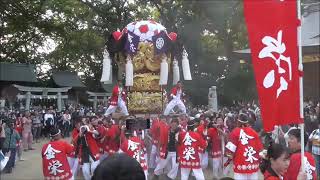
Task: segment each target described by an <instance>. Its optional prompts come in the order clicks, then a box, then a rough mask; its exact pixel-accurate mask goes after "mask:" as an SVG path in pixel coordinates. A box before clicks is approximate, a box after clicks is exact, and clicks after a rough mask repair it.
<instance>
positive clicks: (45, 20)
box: [0, 0, 254, 104]
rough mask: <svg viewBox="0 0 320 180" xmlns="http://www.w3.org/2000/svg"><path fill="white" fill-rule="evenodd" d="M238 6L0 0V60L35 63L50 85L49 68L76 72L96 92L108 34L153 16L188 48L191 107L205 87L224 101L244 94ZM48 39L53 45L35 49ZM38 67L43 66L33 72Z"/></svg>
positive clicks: (237, 0)
mask: <svg viewBox="0 0 320 180" xmlns="http://www.w3.org/2000/svg"><path fill="white" fill-rule="evenodd" d="M242 11H243V10H242V1H241V0H228V1H201V0H188V1H185V0H152V1H150V0H135V1H127V0H117V1H110V0H90V1H89V0H51V1H44V0H32V1H28V0H20V1H11V0H4V1H2V3H1V7H0V42H1V46H0V61H1V62H2V61H6V62H19V63H34V64H37V65H38V71H37V73H38V76H39V78H40V80H42V82H43V84H44V85H51V84H52V82H50V75H51V73H52V72H53V71H56V70H68V71H76V72H82V74H83V76H81V77H82V79H83V80H84V82H85V84H86V85H87V87H88V88H89V89H90V90H92V91H97V90H99V89H100V88H101V86H100V78H101V71H102V51H103V49H104V45H105V43H106V40H107V39H108V37H109V36H110V34H111V33H112V32H113V31H115V30H117V29H122V28H123V27H125V25H127V24H128V23H130V22H132V21H135V20H140V19H154V20H156V21H159V22H160V23H161V24H163V25H164V26H165V27H166V28H167V31H168V32H176V33H177V34H178V36H179V38H180V40H181V41H182V42H183V44H184V45H185V48H186V49H187V51H188V53H189V59H190V65H191V67H192V68H191V69H192V70H193V81H192V82H186V83H185V84H186V89H188V90H189V92H188V93H190V95H191V97H192V100H193V102H194V103H195V104H205V103H207V93H208V88H209V87H210V86H212V85H216V86H218V92H219V93H220V94H221V97H223V98H224V99H226V100H225V101H226V102H227V101H228V98H240V99H243V98H244V97H248V98H251V97H250V95H251V94H252V93H251V88H252V87H254V80H253V76H252V73H251V74H250V73H246V71H239V63H238V62H239V60H238V59H236V58H234V57H233V56H232V55H233V53H232V52H233V51H234V50H238V49H243V48H247V47H248V45H247V32H246V26H245V23H244V18H243V12H242ZM48 39H49V40H52V41H54V47H51V48H49V50H42V51H39V48H40V47H43V46H45V45H46V44H47V43H48V42H47V41H48ZM50 49H51V50H50ZM221 58H223V60H221ZM218 59H219V60H218ZM44 64H47V65H49V66H50V67H51V69H49V71H44V70H43V69H41V68H42V67H44V66H43V65H44ZM222 77H224V78H222ZM239 82H245V83H241V84H239ZM238 86H239V87H238ZM240 87H241V89H242V87H243V90H239V91H237V92H236V93H234V92H233V91H231V90H234V89H235V90H238V89H240ZM247 90H248V91H247ZM248 92H250V94H247V93H248ZM247 95H248V96H247ZM223 101H224V100H223Z"/></svg>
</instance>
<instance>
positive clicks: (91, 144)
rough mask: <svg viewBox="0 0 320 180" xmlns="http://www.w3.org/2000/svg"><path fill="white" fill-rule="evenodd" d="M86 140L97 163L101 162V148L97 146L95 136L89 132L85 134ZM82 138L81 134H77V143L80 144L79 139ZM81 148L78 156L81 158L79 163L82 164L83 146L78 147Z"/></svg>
mask: <svg viewBox="0 0 320 180" xmlns="http://www.w3.org/2000/svg"><path fill="white" fill-rule="evenodd" d="M84 136H85V139H86V142H87V143H88V147H89V150H90V152H91V154H92V156H93V158H94V160H95V161H97V160H99V158H100V152H99V147H98V145H97V142H96V139H95V138H94V134H92V132H90V131H88V132H86V133H85V135H84ZM79 138H80V135H79V133H78V134H77V136H76V137H75V139H74V140H75V141H74V142H75V143H77V142H78V139H79ZM77 146H79V152H78V154H77V156H78V158H79V162H80V163H82V157H81V153H82V145H78V144H77Z"/></svg>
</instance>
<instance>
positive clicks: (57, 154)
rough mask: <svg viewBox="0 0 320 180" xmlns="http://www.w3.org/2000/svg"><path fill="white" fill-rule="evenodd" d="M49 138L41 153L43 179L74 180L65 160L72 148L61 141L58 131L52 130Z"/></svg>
mask: <svg viewBox="0 0 320 180" xmlns="http://www.w3.org/2000/svg"><path fill="white" fill-rule="evenodd" d="M50 136H51V137H52V140H51V141H50V142H49V143H47V144H45V145H43V147H42V151H41V155H42V168H43V169H42V170H43V175H44V179H46V180H47V179H48V180H49V179H61V180H70V179H74V177H73V175H72V172H71V170H70V166H69V163H68V160H67V156H68V155H69V154H71V153H72V152H73V151H74V146H72V145H71V144H69V143H67V142H65V141H63V140H61V131H60V130H59V129H56V128H54V129H52V130H51V132H50Z"/></svg>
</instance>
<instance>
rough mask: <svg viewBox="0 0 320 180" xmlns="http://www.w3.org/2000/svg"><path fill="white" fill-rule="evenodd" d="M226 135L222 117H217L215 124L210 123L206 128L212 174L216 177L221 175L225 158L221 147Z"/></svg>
mask: <svg viewBox="0 0 320 180" xmlns="http://www.w3.org/2000/svg"><path fill="white" fill-rule="evenodd" d="M226 136H227V128H226V127H224V124H223V119H222V118H221V117H218V118H217V121H216V124H212V125H210V128H209V129H208V136H207V139H208V144H210V145H211V148H210V150H211V151H210V154H211V157H212V169H213V175H214V176H215V177H216V178H218V179H219V178H220V177H222V170H223V167H222V166H223V162H224V161H225V160H226V159H225V158H224V157H223V151H222V148H223V147H224V145H225V144H224V140H225V139H226Z"/></svg>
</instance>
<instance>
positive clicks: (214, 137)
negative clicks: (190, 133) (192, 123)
mask: <svg viewBox="0 0 320 180" xmlns="http://www.w3.org/2000/svg"><path fill="white" fill-rule="evenodd" d="M208 140H209V142H210V143H211V152H210V153H211V156H212V158H219V157H221V155H222V146H221V143H222V142H221V137H220V136H219V131H218V129H217V128H209V129H208Z"/></svg>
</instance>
